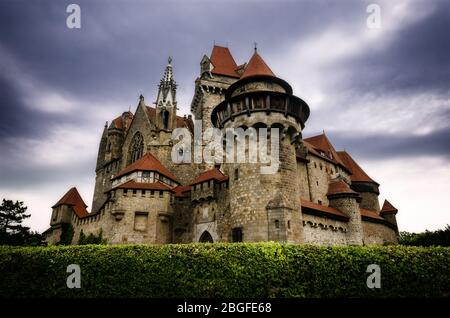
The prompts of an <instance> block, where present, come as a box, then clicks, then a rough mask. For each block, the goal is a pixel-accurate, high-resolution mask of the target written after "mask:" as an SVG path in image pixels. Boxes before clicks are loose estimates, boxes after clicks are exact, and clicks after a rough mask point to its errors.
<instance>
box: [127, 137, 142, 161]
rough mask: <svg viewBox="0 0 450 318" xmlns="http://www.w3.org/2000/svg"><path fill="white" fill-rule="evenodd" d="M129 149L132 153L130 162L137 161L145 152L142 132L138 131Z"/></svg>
mask: <svg viewBox="0 0 450 318" xmlns="http://www.w3.org/2000/svg"><path fill="white" fill-rule="evenodd" d="M129 151H130V154H129V162H128V164H131V163H133V162H135V161H136V160H138V159H139V158H141V157H142V155H143V154H144V138H143V137H142V135H141V133H140V132H137V133H136V134H135V135H134V137H133V140H132V141H131V146H130V150H129Z"/></svg>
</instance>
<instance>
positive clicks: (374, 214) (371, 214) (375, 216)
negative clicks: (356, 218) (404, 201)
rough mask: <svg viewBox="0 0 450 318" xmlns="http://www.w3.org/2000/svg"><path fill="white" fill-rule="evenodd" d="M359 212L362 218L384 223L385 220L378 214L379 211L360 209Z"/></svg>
mask: <svg viewBox="0 0 450 318" xmlns="http://www.w3.org/2000/svg"><path fill="white" fill-rule="evenodd" d="M359 211H360V213H361V216H365V217H368V218H371V219H376V220H383V221H384V219H383V218H382V217H381V216H380V215H379V214H378V213H377V211H372V210H366V209H359Z"/></svg>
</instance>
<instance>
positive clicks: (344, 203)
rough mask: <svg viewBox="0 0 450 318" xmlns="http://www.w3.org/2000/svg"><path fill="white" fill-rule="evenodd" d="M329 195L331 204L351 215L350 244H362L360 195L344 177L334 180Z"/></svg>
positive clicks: (349, 224) (348, 233)
mask: <svg viewBox="0 0 450 318" xmlns="http://www.w3.org/2000/svg"><path fill="white" fill-rule="evenodd" d="M327 197H328V200H329V202H330V203H329V206H331V207H333V208H336V209H338V210H340V211H341V212H344V213H345V214H347V215H348V216H349V218H350V219H349V221H348V232H347V243H348V244H349V245H362V244H363V233H362V223H361V213H360V212H359V202H360V200H361V199H360V196H359V194H358V193H357V192H355V191H353V190H352V189H351V188H350V186H349V185H348V184H347V183H346V182H345V181H344V180H342V179H336V180H332V181H331V182H330V184H329V186H328V193H327Z"/></svg>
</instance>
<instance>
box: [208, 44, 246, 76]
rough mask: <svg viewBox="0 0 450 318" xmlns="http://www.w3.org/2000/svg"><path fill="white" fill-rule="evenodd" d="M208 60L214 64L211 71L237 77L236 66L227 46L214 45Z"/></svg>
mask: <svg viewBox="0 0 450 318" xmlns="http://www.w3.org/2000/svg"><path fill="white" fill-rule="evenodd" d="M210 61H211V63H212V64H213V66H214V68H213V70H212V71H211V73H213V74H218V75H225V76H231V77H236V78H239V74H238V73H237V72H236V69H237V68H238V66H237V64H236V62H235V61H234V58H233V56H232V55H231V52H230V50H229V49H228V48H227V47H223V46H218V45H214V47H213V49H212V52H211V58H210Z"/></svg>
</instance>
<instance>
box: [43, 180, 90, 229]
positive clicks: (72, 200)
mask: <svg viewBox="0 0 450 318" xmlns="http://www.w3.org/2000/svg"><path fill="white" fill-rule="evenodd" d="M86 208H87V205H86V204H85V203H84V201H83V199H82V198H81V196H80V194H79V193H78V190H77V189H76V188H75V187H73V188H71V189H70V190H69V191H67V193H66V194H64V196H63V197H62V198H61V199H60V200H59V201H58V202H57V203H56V204H55V205H53V206H52V209H53V212H52V218H51V220H50V225H51V226H55V225H59V224H61V223H71V220H72V216H73V213H75V214H76V215H77V216H78V217H80V218H82V217H85V216H87V215H88V212H87V211H86Z"/></svg>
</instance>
